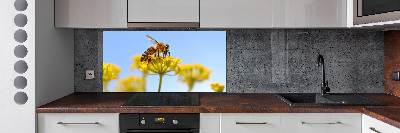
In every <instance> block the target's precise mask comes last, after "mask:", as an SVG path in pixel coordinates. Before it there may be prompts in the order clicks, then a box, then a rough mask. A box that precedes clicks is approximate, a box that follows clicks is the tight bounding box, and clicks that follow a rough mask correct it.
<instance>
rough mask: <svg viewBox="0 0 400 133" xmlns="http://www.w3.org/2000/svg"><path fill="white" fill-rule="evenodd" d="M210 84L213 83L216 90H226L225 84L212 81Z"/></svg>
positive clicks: (212, 85)
mask: <svg viewBox="0 0 400 133" xmlns="http://www.w3.org/2000/svg"><path fill="white" fill-rule="evenodd" d="M210 85H211V89H213V90H214V91H216V92H222V91H224V88H225V86H224V85H221V84H219V83H218V82H216V83H211V84H210Z"/></svg>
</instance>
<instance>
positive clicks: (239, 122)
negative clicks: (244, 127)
mask: <svg viewBox="0 0 400 133" xmlns="http://www.w3.org/2000/svg"><path fill="white" fill-rule="evenodd" d="M236 124H267V122H236Z"/></svg>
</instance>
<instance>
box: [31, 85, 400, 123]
mask: <svg viewBox="0 0 400 133" xmlns="http://www.w3.org/2000/svg"><path fill="white" fill-rule="evenodd" d="M132 95H134V93H117V92H113V93H100V92H99V93H93V92H88V93H73V94H70V95H68V96H65V97H63V98H60V99H58V100H56V101H53V102H50V103H48V104H45V105H43V106H41V107H38V108H37V109H36V112H37V113H364V114H367V115H369V116H371V117H374V118H376V119H378V120H381V121H384V122H386V123H389V124H391V125H393V126H396V127H398V128H400V98H399V97H396V96H392V95H388V94H359V95H362V96H365V97H368V98H371V99H373V100H377V101H380V102H383V103H385V104H386V105H387V106H380V107H373V106H289V105H288V104H286V103H285V102H283V101H282V100H280V99H279V98H277V97H276V96H275V95H274V94H272V93H200V106H180V107H121V105H122V104H124V103H125V102H126V101H127V100H128V99H129V98H130V97H131V96H132Z"/></svg>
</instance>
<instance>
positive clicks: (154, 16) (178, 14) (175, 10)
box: [128, 0, 200, 23]
mask: <svg viewBox="0 0 400 133" xmlns="http://www.w3.org/2000/svg"><path fill="white" fill-rule="evenodd" d="M199 8H200V7H199V0H128V22H139V23H146V22H196V23H198V22H199Z"/></svg>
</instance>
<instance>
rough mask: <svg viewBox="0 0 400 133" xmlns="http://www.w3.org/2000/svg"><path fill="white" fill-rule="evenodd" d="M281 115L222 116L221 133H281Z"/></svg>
mask: <svg viewBox="0 0 400 133" xmlns="http://www.w3.org/2000/svg"><path fill="white" fill-rule="evenodd" d="M279 126H280V114H258V113H251V114H247V113H245V114H242V113H223V114H221V133H279Z"/></svg>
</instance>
